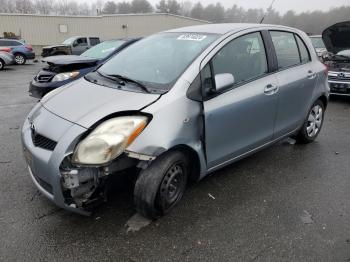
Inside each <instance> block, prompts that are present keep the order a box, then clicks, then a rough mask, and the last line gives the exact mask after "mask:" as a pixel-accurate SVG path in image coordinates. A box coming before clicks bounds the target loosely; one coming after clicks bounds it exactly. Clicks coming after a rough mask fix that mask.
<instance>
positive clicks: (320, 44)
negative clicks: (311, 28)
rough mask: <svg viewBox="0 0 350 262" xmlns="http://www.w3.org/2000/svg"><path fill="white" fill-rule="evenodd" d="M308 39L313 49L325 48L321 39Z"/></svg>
mask: <svg viewBox="0 0 350 262" xmlns="http://www.w3.org/2000/svg"><path fill="white" fill-rule="evenodd" d="M310 38H311V42H312V45H313V46H314V47H315V48H326V46H325V45H324V42H323V40H322V37H310Z"/></svg>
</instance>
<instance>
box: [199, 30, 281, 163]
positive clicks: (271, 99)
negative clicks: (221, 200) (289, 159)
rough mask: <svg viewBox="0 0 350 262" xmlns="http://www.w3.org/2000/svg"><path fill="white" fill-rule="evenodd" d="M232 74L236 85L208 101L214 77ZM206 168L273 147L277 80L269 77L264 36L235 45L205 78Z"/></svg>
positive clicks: (219, 55) (234, 42) (215, 59)
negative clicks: (258, 149) (266, 146)
mask: <svg viewBox="0 0 350 262" xmlns="http://www.w3.org/2000/svg"><path fill="white" fill-rule="evenodd" d="M223 73H229V74H232V75H233V76H234V79H235V84H234V86H233V87H232V88H230V89H229V90H224V91H223V92H221V93H219V94H213V95H210V93H209V91H208V90H210V89H212V88H213V86H214V82H215V81H214V79H215V75H217V74H223ZM201 81H202V88H203V92H204V93H205V94H208V95H207V96H206V101H204V103H203V104H204V114H205V136H206V139H205V140H206V141H205V142H206V155H207V163H208V168H209V170H210V169H214V168H215V167H219V166H221V165H222V164H225V163H228V162H230V161H231V160H234V159H235V158H237V157H239V156H241V155H243V154H245V153H247V152H249V151H250V150H253V149H255V148H257V147H259V146H262V145H264V144H266V143H268V142H270V141H271V139H272V136H273V126H274V119H275V115H276V110H277V90H276V89H274V87H276V78H275V75H274V74H270V73H269V68H268V63H267V53H266V50H265V45H264V42H263V38H262V35H261V33H260V32H254V33H249V34H246V35H243V36H240V37H238V38H236V39H233V40H232V41H231V42H228V43H227V44H226V45H225V46H224V47H222V48H221V49H220V50H219V51H218V52H217V53H216V54H215V55H214V56H213V58H212V59H211V61H210V62H209V63H208V64H207V65H206V66H205V67H204V68H203V70H202V72H201Z"/></svg>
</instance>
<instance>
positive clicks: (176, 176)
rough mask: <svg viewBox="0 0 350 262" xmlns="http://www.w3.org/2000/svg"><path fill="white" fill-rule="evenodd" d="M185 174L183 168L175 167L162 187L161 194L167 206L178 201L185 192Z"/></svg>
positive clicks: (166, 177) (165, 178)
mask: <svg viewBox="0 0 350 262" xmlns="http://www.w3.org/2000/svg"><path fill="white" fill-rule="evenodd" d="M183 185H184V173H183V168H182V167H181V165H179V164H175V165H173V166H172V167H171V168H170V169H169V170H168V172H167V173H166V174H165V177H164V179H163V181H162V184H161V186H160V194H161V196H162V199H163V200H164V202H165V204H166V206H171V205H172V204H173V203H174V202H176V201H177V200H178V198H179V197H180V196H181V194H182V191H183Z"/></svg>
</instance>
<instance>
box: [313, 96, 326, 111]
mask: <svg viewBox="0 0 350 262" xmlns="http://www.w3.org/2000/svg"><path fill="white" fill-rule="evenodd" d="M317 100H321V102H322V103H323V105H324V108H325V109H326V108H327V106H328V98H327V96H326V95H325V94H322V95H321V96H319V97H318V98H317V99H316V100H315V102H316V101H317Z"/></svg>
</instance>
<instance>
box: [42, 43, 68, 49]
mask: <svg viewBox="0 0 350 262" xmlns="http://www.w3.org/2000/svg"><path fill="white" fill-rule="evenodd" d="M54 47H69V45H63V44H62V45H48V46H44V47H43V49H51V48H54Z"/></svg>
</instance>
